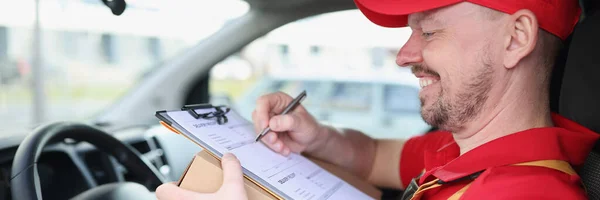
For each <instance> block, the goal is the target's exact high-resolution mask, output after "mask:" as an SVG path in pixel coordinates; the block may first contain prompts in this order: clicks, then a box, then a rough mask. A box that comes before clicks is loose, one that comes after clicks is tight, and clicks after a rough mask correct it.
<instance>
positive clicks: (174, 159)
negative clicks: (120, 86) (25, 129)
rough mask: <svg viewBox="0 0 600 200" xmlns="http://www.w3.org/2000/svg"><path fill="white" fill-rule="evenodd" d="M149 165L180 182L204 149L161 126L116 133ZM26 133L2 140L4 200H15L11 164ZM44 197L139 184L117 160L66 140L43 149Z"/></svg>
mask: <svg viewBox="0 0 600 200" xmlns="http://www.w3.org/2000/svg"><path fill="white" fill-rule="evenodd" d="M111 134H112V135H113V136H115V137H116V138H117V139H119V140H121V141H122V142H124V143H127V144H129V145H131V146H132V147H133V148H135V149H136V150H137V151H138V152H140V153H141V154H142V156H143V157H145V158H146V159H147V160H148V161H150V162H151V163H152V164H153V165H154V166H155V167H156V168H157V169H158V170H159V171H160V172H161V173H162V174H163V175H164V176H165V178H166V179H167V180H168V181H176V180H177V179H178V178H179V176H180V175H181V174H182V173H183V171H184V170H185V168H186V167H187V165H188V164H189V162H190V161H191V159H192V158H193V156H194V154H195V153H196V152H198V151H200V150H201V148H200V147H199V146H197V145H195V144H193V143H192V142H190V141H188V140H187V139H185V138H184V137H181V136H179V135H177V134H174V133H172V132H170V131H168V130H167V129H166V128H164V127H162V126H152V127H141V128H129V129H125V130H120V131H114V132H112V133H111ZM25 136H26V135H25V134H23V135H15V136H11V137H7V138H5V139H3V140H1V141H0V184H1V187H0V199H12V198H11V192H10V177H11V166H12V160H13V158H14V156H15V153H16V150H17V147H18V145H19V143H20V142H21V141H22V140H23V139H24V138H25ZM37 167H38V174H39V178H40V186H41V190H42V197H43V198H44V199H69V198H72V197H74V196H76V195H77V194H80V193H82V192H84V191H86V190H88V189H90V188H93V187H95V186H99V185H102V184H106V183H113V182H123V181H128V182H138V183H140V181H138V180H136V179H135V177H134V176H132V175H131V173H128V171H127V169H126V168H125V167H123V166H122V165H121V164H119V163H118V162H117V161H116V159H114V158H112V157H111V156H109V155H108V154H106V153H104V152H100V151H98V150H96V149H95V148H94V147H93V146H92V145H90V144H88V143H84V142H81V143H76V142H74V141H72V140H69V139H67V140H65V141H63V142H61V143H57V144H53V145H50V146H48V147H46V148H45V149H44V151H43V152H42V154H41V156H40V158H39V160H38V164H37Z"/></svg>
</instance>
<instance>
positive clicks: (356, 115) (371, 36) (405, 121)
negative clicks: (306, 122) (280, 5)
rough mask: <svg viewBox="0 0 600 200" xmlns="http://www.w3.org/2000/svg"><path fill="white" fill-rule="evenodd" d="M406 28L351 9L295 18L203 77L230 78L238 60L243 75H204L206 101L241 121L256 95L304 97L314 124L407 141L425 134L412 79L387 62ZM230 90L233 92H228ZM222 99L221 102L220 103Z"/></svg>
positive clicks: (407, 72)
mask: <svg viewBox="0 0 600 200" xmlns="http://www.w3.org/2000/svg"><path fill="white" fill-rule="evenodd" d="M410 34H411V31H410V29H408V28H399V29H386V28H382V27H379V26H376V25H374V24H372V23H371V22H369V21H368V20H367V19H366V18H365V17H364V16H363V15H362V14H361V13H360V11H358V10H350V11H340V12H333V13H327V14H323V15H318V16H314V17H310V18H306V19H301V20H298V21H295V22H292V23H289V24H287V25H284V26H282V27H280V28H277V29H275V30H273V31H271V32H270V33H268V34H266V35H265V36H263V37H261V38H259V39H257V40H255V41H254V42H252V43H250V44H248V45H247V46H246V47H244V48H243V49H242V50H241V51H240V52H239V53H237V54H235V55H234V56H231V57H229V58H227V59H225V60H224V61H223V62H221V63H220V64H218V65H217V66H218V67H219V68H218V69H217V68H216V67H215V68H213V70H212V72H211V73H216V71H219V73H221V74H234V73H236V72H238V70H237V69H240V67H239V66H238V65H234V64H231V65H227V64H226V63H230V62H231V61H230V59H242V60H245V61H246V62H245V65H246V66H245V68H246V67H247V68H249V69H250V70H248V71H251V74H250V75H249V76H248V77H241V76H234V75H229V76H211V78H210V80H209V82H210V84H209V85H210V91H211V93H212V98H213V99H230V100H231V101H230V102H229V103H230V105H231V106H232V107H234V108H236V109H237V111H238V112H240V114H241V115H242V116H244V117H246V118H247V119H249V120H251V113H252V111H253V110H254V108H255V106H256V100H257V99H258V98H259V97H260V96H261V95H264V94H268V93H272V92H276V91H282V92H285V93H287V94H289V95H291V96H296V95H298V94H299V93H300V91H302V90H307V98H306V99H305V102H303V105H304V106H305V107H306V108H307V109H308V111H309V112H310V113H311V114H312V115H313V116H315V118H316V119H317V120H319V121H320V122H322V123H326V124H331V125H334V126H339V127H347V128H353V129H357V130H361V131H363V132H365V133H366V134H368V135H370V136H372V137H375V138H407V137H410V136H414V135H417V134H421V133H423V132H425V131H426V130H428V129H429V126H428V125H427V124H426V123H425V122H423V120H422V118H421V116H420V114H419V112H418V111H419V108H420V103H419V100H418V87H419V84H418V80H417V79H416V78H415V77H414V75H412V73H411V72H410V69H408V68H400V67H398V66H397V65H396V63H395V58H396V53H397V51H398V49H399V47H401V46H402V45H403V44H404V42H406V41H407V40H408V37H409V36H410ZM232 86H235V87H232ZM223 95H225V96H227V98H220V97H222V96H223Z"/></svg>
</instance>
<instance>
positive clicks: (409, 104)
mask: <svg viewBox="0 0 600 200" xmlns="http://www.w3.org/2000/svg"><path fill="white" fill-rule="evenodd" d="M383 96H384V99H383V100H384V108H383V109H384V110H385V111H386V112H389V113H406V112H409V113H410V112H419V111H420V109H419V107H420V104H421V103H420V101H419V98H418V96H419V90H418V89H417V88H416V87H409V86H402V85H386V86H385V87H384V93H383Z"/></svg>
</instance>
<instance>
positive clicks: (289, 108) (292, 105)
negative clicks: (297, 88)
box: [254, 90, 306, 142]
mask: <svg viewBox="0 0 600 200" xmlns="http://www.w3.org/2000/svg"><path fill="white" fill-rule="evenodd" d="M305 98H306V90H304V91H302V93H300V95H298V96H297V97H296V98H295V99H294V100H292V102H290V104H288V105H287V107H285V109H284V110H283V112H281V114H279V115H285V114H287V113H289V112H290V111H292V110H293V109H294V108H296V106H298V105H300V102H302V100H304V99H305ZM269 131H271V127H269V126H267V128H265V130H263V131H262V132H260V134H258V136H257V137H256V139H255V140H254V142H258V140H260V138H262V137H263V136H265V134H267V133H268V132H269Z"/></svg>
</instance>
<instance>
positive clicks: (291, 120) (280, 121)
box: [269, 114, 301, 132]
mask: <svg viewBox="0 0 600 200" xmlns="http://www.w3.org/2000/svg"><path fill="white" fill-rule="evenodd" d="M300 121H301V120H300V117H298V116H297V115H295V114H287V115H278V116H274V117H273V118H271V120H269V127H271V130H273V131H277V132H284V131H295V130H298V128H299V127H298V126H299V125H300Z"/></svg>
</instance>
